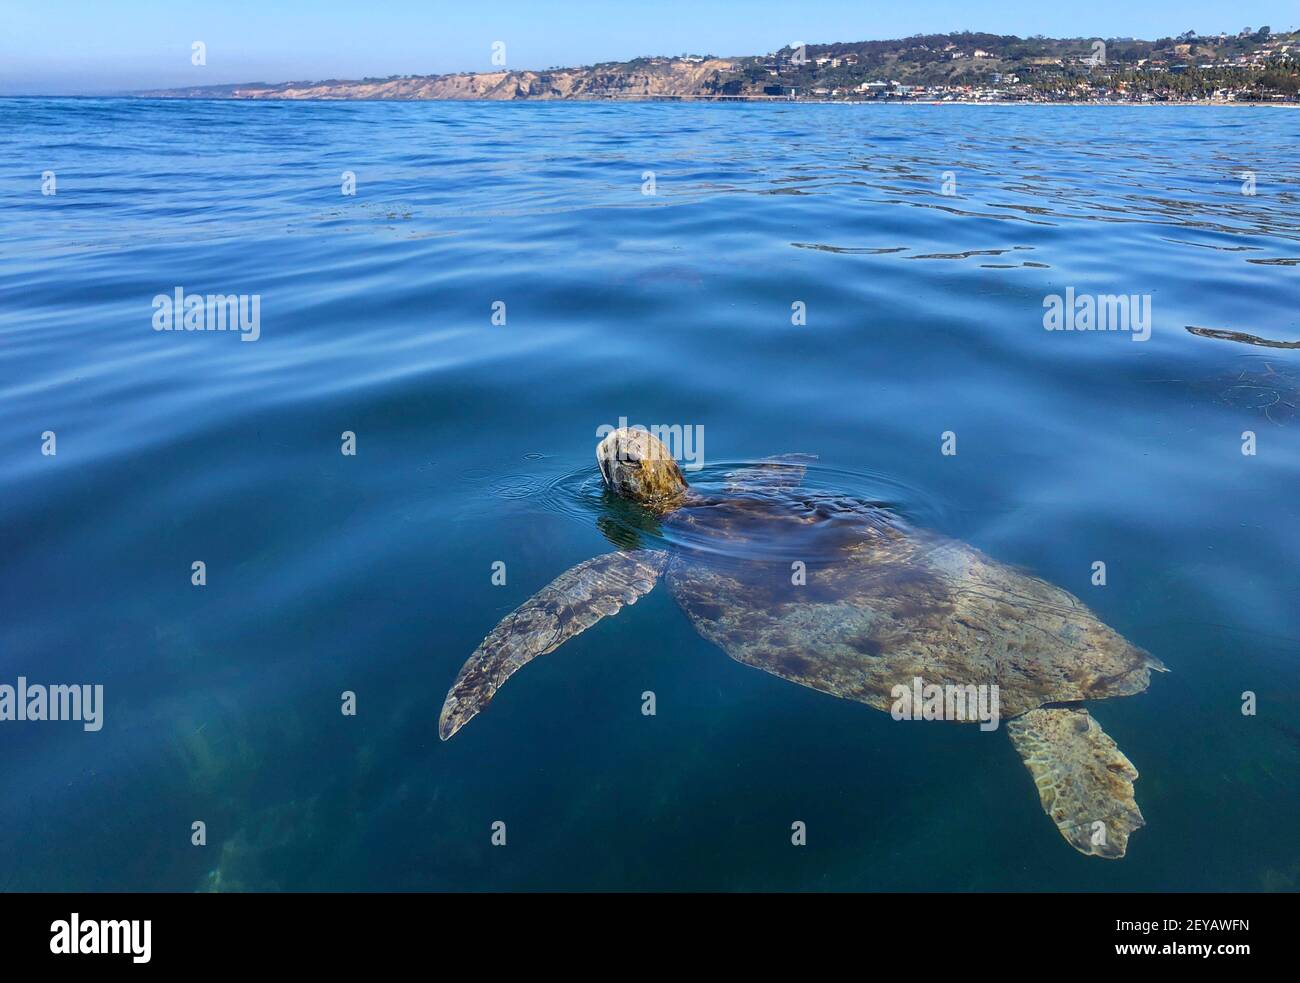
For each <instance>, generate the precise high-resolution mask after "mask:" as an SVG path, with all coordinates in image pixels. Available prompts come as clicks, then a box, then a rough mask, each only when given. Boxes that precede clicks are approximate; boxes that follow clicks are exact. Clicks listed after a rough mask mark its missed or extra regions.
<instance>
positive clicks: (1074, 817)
mask: <svg viewBox="0 0 1300 983" xmlns="http://www.w3.org/2000/svg"><path fill="white" fill-rule="evenodd" d="M1007 734H1008V735H1009V736H1010V737H1011V743H1012V744H1014V745H1015V747H1016V750H1017V751H1019V752H1020V757H1021V758H1022V759H1023V760H1024V762H1025V767H1026V768H1028V769H1029V773H1030V774H1031V775H1033V777H1034V784H1035V785H1037V786H1038V797H1039V799H1040V800H1041V801H1042V803H1043V811H1044V812H1046V813H1047V815H1048V817H1049V818H1050V819H1051V820H1052V822H1054V823H1056V828H1057V830H1059V831H1060V834H1061V835H1062V836H1064V837H1065V839H1066V842H1068V843H1069V844H1070V846H1072V847H1074V848H1075V849H1076V850H1078V851H1079V852H1080V853H1084V854H1088V855H1090V856H1095V857H1107V858H1109V859H1112V860H1117V859H1119V858H1120V857H1122V856H1124V852H1125V850H1127V849H1128V837H1129V834H1130V833H1132V832H1133V831H1134V830H1136V829H1140V828H1141V827H1142V826H1144V825H1146V821H1145V820H1144V819H1143V818H1142V811H1141V810H1140V809H1138V806H1137V802H1135V801H1134V799H1133V783H1134V782H1135V781H1136V780H1137V777H1138V773H1137V769H1136V768H1134V767H1133V762H1131V761H1129V759H1128V758H1126V757H1125V756H1124V752H1122V751H1121V750H1120V749H1119V748H1118V747H1117V746H1116V744H1115V742H1114V741H1113V740H1112V739H1111V738H1110V737H1109V736H1108V735H1107V734H1106V732H1105V731H1103V730H1102V729H1101V726H1100V725H1099V724H1098V723H1097V721H1096V720H1094V719H1093V718H1092V717H1091V716H1089V714H1088V711H1087V710H1082V709H1039V710H1030V711H1029V712H1028V713H1026V714H1024V715H1023V716H1020V717H1017V718H1015V719H1014V720H1012V721H1010V722H1008V723H1007Z"/></svg>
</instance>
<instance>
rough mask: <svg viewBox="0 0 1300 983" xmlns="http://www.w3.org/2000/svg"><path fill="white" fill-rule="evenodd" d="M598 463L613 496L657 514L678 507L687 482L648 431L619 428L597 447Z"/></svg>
mask: <svg viewBox="0 0 1300 983" xmlns="http://www.w3.org/2000/svg"><path fill="white" fill-rule="evenodd" d="M596 463H597V464H598V465H600V473H601V476H602V477H603V478H604V479H605V484H606V485H608V486H609V489H610V491H612V492H614V494H616V495H618V496H620V497H622V498H626V499H630V500H631V501H633V502H636V503H638V504H640V505H644V506H646V507H647V508H652V509H655V510H657V511H659V510H667V509H673V508H676V507H677V505H678V504H679V503H680V502H681V500H682V497H683V496H684V495H685V494H686V489H687V484H686V479H685V478H683V477H682V469H681V468H679V467H678V466H677V462H676V461H674V460H673V456H672V454H671V453H669V451H668V448H667V447H665V446H664V443H663V441H662V440H660V439H659V438H658V437H656V436H654V435H653V434H652V433H650V432H649V431H647V430H640V429H636V428H631V427H620V428H619V429H618V430H614V431H611V432H610V433H609V434H608V435H607V436H606V437H605V439H604V440H602V441H601V442H600V443H599V444H597V445H596Z"/></svg>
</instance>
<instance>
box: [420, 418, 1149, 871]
mask: <svg viewBox="0 0 1300 983" xmlns="http://www.w3.org/2000/svg"><path fill="white" fill-rule="evenodd" d="M804 460H806V458H804V459H801V458H800V456H794V457H787V458H769V459H767V460H765V461H762V462H759V463H757V464H755V465H751V466H747V467H744V468H740V469H738V470H736V471H733V472H731V473H730V474H728V475H727V483H726V486H725V489H724V490H723V492H721V493H716V494H705V493H702V492H699V491H696V490H695V489H692V488H690V487H689V486H688V485H687V483H686V479H685V478H684V477H683V476H682V472H681V470H680V468H679V467H678V466H677V463H676V462H675V461H674V460H673V458H672V456H671V455H670V454H669V452H668V450H667V448H666V447H665V446H664V445H663V443H662V442H661V441H660V440H659V439H658V438H656V437H655V436H653V435H652V434H650V433H649V432H647V431H645V430H641V429H636V428H632V429H627V428H621V429H618V430H614V431H613V432H611V433H610V434H609V435H608V436H606V437H605V439H604V440H602V441H601V442H600V444H599V445H598V446H597V448H596V461H597V464H598V465H599V467H600V472H601V475H602V476H603V478H604V481H605V484H606V485H607V486H608V488H609V490H610V491H611V492H612V493H614V494H616V495H617V496H619V497H621V498H622V499H626V500H629V501H631V502H633V503H635V504H636V505H637V506H640V508H641V509H643V510H644V515H645V517H647V518H652V519H653V520H654V521H655V522H656V523H657V524H658V526H659V528H660V531H661V532H663V533H664V537H663V538H664V541H665V543H666V544H668V543H670V544H671V545H667V546H666V547H665V548H664V549H648V548H638V547H637V546H636V544H632V545H633V548H629V549H620V550H619V551H617V552H613V553H607V554H604V555H601V556H597V557H594V558H592V559H590V560H586V561H584V562H582V563H579V564H578V565H577V566H575V567H573V568H572V569H570V570H568V571H566V572H565V573H562V574H561V575H560V576H559V577H557V578H556V579H555V580H553V581H552V582H551V583H550V584H548V585H547V586H546V587H544V588H542V589H541V590H540V591H538V592H537V593H536V594H534V595H533V596H532V597H531V598H529V599H528V600H527V601H525V602H524V603H523V604H522V605H520V606H519V607H518V608H516V609H515V610H514V611H513V612H512V613H510V614H509V615H507V616H506V617H505V618H504V619H503V620H502V621H501V623H500V624H498V625H497V626H496V628H494V629H493V630H492V632H491V633H490V634H489V635H488V636H487V638H485V639H484V640H483V643H482V644H481V645H480V646H479V647H478V648H477V649H476V650H475V651H474V654H473V655H471V656H470V658H469V660H468V661H467V662H466V663H465V665H464V666H463V667H462V668H461V670H460V674H459V675H458V676H457V677H456V680H455V682H454V683H453V684H452V686H451V689H450V691H449V692H448V694H447V698H446V701H445V702H444V704H443V707H442V714H441V716H440V718H439V721H438V730H439V734H440V736H441V737H442V739H443V740H447V739H448V738H450V737H451V736H452V735H453V734H455V733H456V732H457V731H458V730H460V728H461V727H463V726H464V725H465V723H466V722H467V721H469V720H470V719H471V718H472V717H473V716H474V715H475V714H477V713H478V712H479V711H480V710H482V709H483V708H484V707H485V706H486V705H487V704H488V702H489V701H490V700H491V699H492V697H493V695H494V694H495V693H496V692H497V690H498V689H499V688H500V687H501V685H502V684H503V683H504V682H505V681H506V680H507V679H508V678H509V677H510V676H511V675H513V674H514V673H515V672H516V671H518V670H519V669H520V668H522V667H523V666H524V665H525V664H527V663H528V662H530V661H531V660H533V659H535V658H537V657H538V656H540V655H545V654H547V653H548V652H552V651H554V650H555V649H556V648H558V647H559V646H560V645H561V644H562V643H563V642H564V641H566V640H567V639H569V638H572V637H573V636H574V635H577V634H578V633H579V632H582V631H584V630H585V629H587V628H589V627H591V626H592V625H594V624H595V623H596V622H597V621H599V620H600V619H601V618H602V617H604V616H606V615H611V614H614V613H616V612H617V611H619V610H620V609H621V608H622V607H623V606H624V605H628V604H634V603H636V601H637V599H638V598H640V597H642V596H644V595H645V594H647V593H649V591H650V590H651V589H652V588H653V587H654V585H655V583H656V582H657V581H658V580H659V578H660V577H664V578H665V579H666V581H667V584H668V588H669V590H670V591H671V592H672V595H673V597H674V598H675V599H676V601H677V603H678V604H679V605H680V607H681V608H682V610H683V611H684V612H685V613H686V615H687V617H688V618H690V620H691V622H692V624H693V625H694V627H695V629H696V630H697V631H698V632H699V633H700V634H701V635H702V636H703V637H704V638H706V639H707V640H709V641H710V642H713V643H714V644H716V645H717V646H718V647H719V648H721V649H722V650H723V651H724V652H726V653H727V654H728V655H729V656H731V657H732V658H733V659H735V660H736V661H738V662H741V663H743V664H745V665H748V666H753V667H754V668H756V669H763V670H765V671H767V672H770V673H773V674H774V675H777V676H780V677H781V678H783V679H786V680H789V681H790V682H794V683H799V684H801V685H803V686H808V687H810V688H812V689H815V690H818V691H820V692H823V693H829V694H831V695H834V696H839V697H845V698H847V699H851V700H857V701H859V702H861V703H865V704H867V705H868V706H872V707H875V708H876V709H879V710H886V711H889V712H891V714H892V715H893V716H894V717H895V718H896V719H899V718H902V717H904V716H910V715H912V714H914V715H915V717H917V718H920V717H924V719H933V718H935V717H938V718H941V719H954V718H956V719H965V720H972V719H976V716H977V715H976V714H975V713H974V706H975V703H976V701H977V700H978V699H980V698H982V697H983V696H985V695H988V694H995V695H996V696H995V698H996V700H997V702H996V704H993V710H994V713H993V715H992V716H991V717H989V718H987V719H985V720H984V721H983V726H984V729H986V730H987V729H996V725H997V719H996V718H997V715H998V714H999V713H1000V715H1001V716H1002V717H1004V718H1009V720H1008V723H1007V725H1006V728H1005V729H1006V731H1007V733H1008V735H1009V736H1010V738H1011V742H1012V744H1013V745H1014V746H1015V748H1016V750H1017V751H1018V752H1019V753H1020V756H1021V758H1022V759H1023V760H1024V763H1025V766H1026V767H1027V768H1028V769H1029V771H1030V773H1031V775H1032V777H1033V780H1034V783H1035V785H1037V787H1038V794H1039V798H1040V800H1041V802H1042V806H1043V809H1044V811H1046V813H1047V814H1048V816H1049V817H1050V818H1051V819H1052V821H1053V822H1054V823H1055V824H1056V827H1057V829H1058V830H1059V831H1060V833H1061V835H1062V836H1063V837H1065V839H1066V840H1067V841H1068V842H1069V843H1070V845H1071V846H1073V847H1074V848H1075V849H1077V850H1079V851H1080V852H1081V853H1084V854H1089V855H1092V856H1099V857H1122V856H1123V855H1124V852H1125V850H1126V849H1127V845H1128V837H1129V834H1130V833H1131V832H1133V831H1134V830H1135V829H1137V828H1139V827H1141V826H1142V825H1144V820H1143V818H1142V813H1141V811H1140V810H1139V809H1138V806H1137V803H1136V802H1135V801H1134V799H1133V782H1134V780H1135V779H1136V778H1137V777H1138V773H1137V770H1136V769H1135V768H1134V767H1133V765H1132V763H1131V762H1130V761H1129V760H1128V758H1127V757H1125V756H1124V754H1123V753H1122V752H1121V751H1120V750H1119V749H1118V748H1117V747H1116V745H1115V742H1114V741H1113V740H1112V739H1111V738H1110V737H1109V736H1107V735H1106V733H1105V732H1104V731H1103V730H1102V729H1101V727H1100V726H1099V725H1098V723H1097V721H1096V720H1095V719H1094V718H1093V717H1092V716H1090V715H1089V713H1088V711H1087V710H1085V709H1083V708H1082V707H1080V706H1078V704H1079V703H1080V702H1081V701H1084V700H1096V699H1102V698H1104V697H1110V696H1127V695H1130V694H1133V693H1140V692H1142V691H1143V690H1145V689H1146V688H1147V685H1148V683H1149V682H1150V670H1152V669H1156V670H1160V671H1164V669H1165V667H1164V665H1163V664H1161V662H1160V661H1159V660H1158V659H1156V658H1155V657H1154V656H1152V655H1150V654H1149V653H1147V652H1145V651H1143V650H1142V649H1140V648H1137V647H1136V646H1134V645H1131V644H1130V643H1129V642H1127V641H1125V640H1124V639H1123V638H1122V637H1120V635H1118V634H1117V633H1116V632H1114V631H1113V630H1111V629H1110V628H1108V627H1107V626H1106V625H1104V624H1102V623H1101V621H1099V620H1098V619H1097V616H1096V615H1094V614H1093V613H1092V612H1091V611H1089V610H1088V609H1087V608H1086V607H1085V606H1084V605H1083V603H1082V602H1080V601H1079V600H1078V599H1077V598H1075V597H1073V596H1071V595H1070V594H1068V593H1066V592H1065V591H1063V590H1061V589H1060V588H1058V587H1053V586H1052V585H1051V584H1048V583H1046V582H1045V581H1043V580H1039V579H1038V578H1036V577H1033V576H1030V575H1028V574H1026V573H1022V572H1020V571H1018V570H1015V569H1012V568H1011V567H1008V566H1005V565H1003V564H1000V563H998V562H996V561H994V560H992V559H990V558H989V557H987V556H985V555H984V554H982V553H980V552H979V551H977V550H975V549H972V548H971V547H969V546H966V545H964V544H961V543H958V542H955V541H953V540H949V539H945V538H942V537H940V536H937V535H934V534H930V533H926V532H922V531H919V530H916V529H913V528H912V527H910V526H909V525H908V524H906V523H904V522H903V521H901V520H900V519H898V518H897V517H895V516H894V515H893V514H892V513H890V512H888V511H886V510H884V509H882V508H881V507H879V506H877V505H873V504H871V503H868V502H862V501H858V500H855V499H852V498H846V497H841V496H836V495H831V494H827V493H824V492H811V491H805V490H802V489H801V488H800V485H801V483H802V481H803V478H804V476H805V472H806V465H805V463H804ZM990 702H991V701H990ZM990 725H991V726H990Z"/></svg>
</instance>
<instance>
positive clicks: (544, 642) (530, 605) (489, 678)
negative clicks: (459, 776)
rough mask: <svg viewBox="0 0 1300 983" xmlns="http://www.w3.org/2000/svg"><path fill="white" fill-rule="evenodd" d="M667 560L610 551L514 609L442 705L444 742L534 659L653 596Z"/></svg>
mask: <svg viewBox="0 0 1300 983" xmlns="http://www.w3.org/2000/svg"><path fill="white" fill-rule="evenodd" d="M667 562H668V554H666V553H661V552H658V551H656V550H634V551H631V552H626V553H606V554H604V555H603V556H597V557H593V558H592V559H590V560H584V561H583V562H582V563H579V564H578V565H577V566H576V567H572V568H570V569H568V570H566V571H565V572H564V573H562V574H560V575H559V576H558V577H556V578H555V579H554V580H552V581H551V582H550V583H549V584H547V585H546V586H545V587H543V588H542V589H541V590H539V591H538V592H537V593H536V594H534V595H533V596H532V597H530V598H529V599H528V600H526V601H525V602H524V603H523V604H521V605H519V607H517V608H515V609H514V611H512V612H510V614H508V615H506V616H505V617H504V618H502V619H501V623H500V624H498V625H497V626H496V627H495V628H493V629H492V632H491V633H490V634H489V635H488V637H487V638H485V639H483V642H482V644H481V645H479V647H478V648H477V649H475V650H474V654H473V655H471V656H470V657H469V659H468V660H467V661H466V662H465V664H464V665H463V666H462V667H461V670H460V674H459V675H458V676H457V677H456V681H455V682H454V683H452V685H451V689H450V690H449V691H448V693H447V699H446V700H445V701H444V702H443V704H442V713H441V714H440V715H439V717H438V734H439V736H440V737H441V738H442V739H443V740H444V741H445V740H447V738H449V737H451V735H452V734H454V733H456V731H458V730H460V729H461V728H462V727H464V726H465V724H466V723H467V722H468V721H469V720H470V719H471V718H472V717H473V716H474V715H475V714H477V713H478V712H479V711H480V710H482V709H483V708H484V707H485V706H487V705H488V702H489V701H490V700H491V699H492V697H493V696H494V695H495V694H496V691H497V690H498V689H500V688H501V686H502V684H503V683H504V682H505V681H506V680H507V679H509V678H510V677H511V676H512V675H514V674H515V673H516V672H518V671H519V670H520V669H521V668H523V667H524V666H525V665H527V664H528V663H529V662H531V661H533V659H535V658H537V657H538V656H539V655H545V654H546V653H547V652H553V651H555V650H556V649H557V648H559V647H560V645H562V644H563V643H564V642H566V641H567V640H568V639H570V638H572V637H573V636H574V635H577V634H579V633H581V632H583V631H585V630H586V629H588V628H590V627H591V626H592V625H594V624H595V623H596V622H597V621H599V620H600V619H601V618H603V617H605V616H606V615H608V614H616V613H618V611H619V610H621V609H622V607H623V606H624V605H625V604H635V603H636V602H637V600H638V599H639V598H641V597H643V596H644V595H646V594H648V593H650V591H651V590H652V589H653V588H654V585H655V582H656V581H657V580H658V579H659V575H660V574H661V573H663V570H664V566H665V564H666V563H667Z"/></svg>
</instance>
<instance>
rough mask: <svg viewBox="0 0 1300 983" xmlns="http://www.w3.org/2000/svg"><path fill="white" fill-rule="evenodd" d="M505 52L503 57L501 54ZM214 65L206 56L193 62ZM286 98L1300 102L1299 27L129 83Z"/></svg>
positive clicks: (906, 41)
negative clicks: (272, 79) (311, 77)
mask: <svg viewBox="0 0 1300 983" xmlns="http://www.w3.org/2000/svg"><path fill="white" fill-rule="evenodd" d="M502 60H504V55H502ZM203 70H204V69H202V68H200V67H196V71H203ZM127 94H128V95H133V96H138V97H143V98H159V99H245V100H257V99H269V100H281V101H299V100H315V101H334V100H338V101H353V100H355V101H426V100H430V101H444V100H445V101H492V102H519V101H565V100H574V101H578V100H588V101H591V100H651V101H716V102H733V101H734V102H811V103H935V102H938V103H955V104H981V105H986V104H992V105H1020V104H1024V103H1037V104H1048V105H1062V104H1064V105H1079V104H1084V105H1096V104H1119V105H1146V104H1174V105H1201V104H1210V105H1233V104H1249V105H1267V104H1297V103H1298V102H1300V31H1290V32H1286V33H1279V34H1274V33H1272V31H1271V30H1270V29H1269V28H1267V27H1264V28H1260V29H1259V30H1258V31H1253V32H1252V31H1250V30H1249V29H1247V30H1245V31H1242V32H1239V33H1238V34H1235V35H1228V34H1226V33H1223V34H1217V35H1207V36H1200V35H1196V34H1194V33H1193V32H1190V31H1189V32H1185V33H1184V34H1181V35H1179V36H1178V37H1169V38H1161V39H1159V40H1155V41H1143V40H1138V39H1133V38H1110V39H1101V38H1092V39H1090V38H1063V39H1054V38H1043V37H1033V38H1019V37H1015V36H1013V35H995V34H979V33H971V32H963V33H959V34H933V35H918V36H914V37H910V38H902V39H898V40H892V41H859V42H850V43H836V44H824V45H814V44H810V45H804V44H798V45H787V46H786V47H784V48H781V49H779V50H777V51H774V52H771V53H769V54H766V55H754V56H743V57H735V58H719V57H716V56H713V55H680V56H669V57H648V58H635V59H632V60H631V61H626V62H605V63H601V64H596V65H588V66H582V67H572V68H548V69H541V70H533V69H527V70H524V69H508V68H506V67H505V66H504V65H502V66H501V67H499V68H497V69H495V70H493V71H486V72H460V73H452V74H442V75H394V76H389V77H387V78H363V79H325V80H322V81H296V82H279V83H267V82H250V83H238V84H222V85H196V86H187V87H182V88H170V89H153V90H145V91H138V92H132V93H127Z"/></svg>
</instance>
